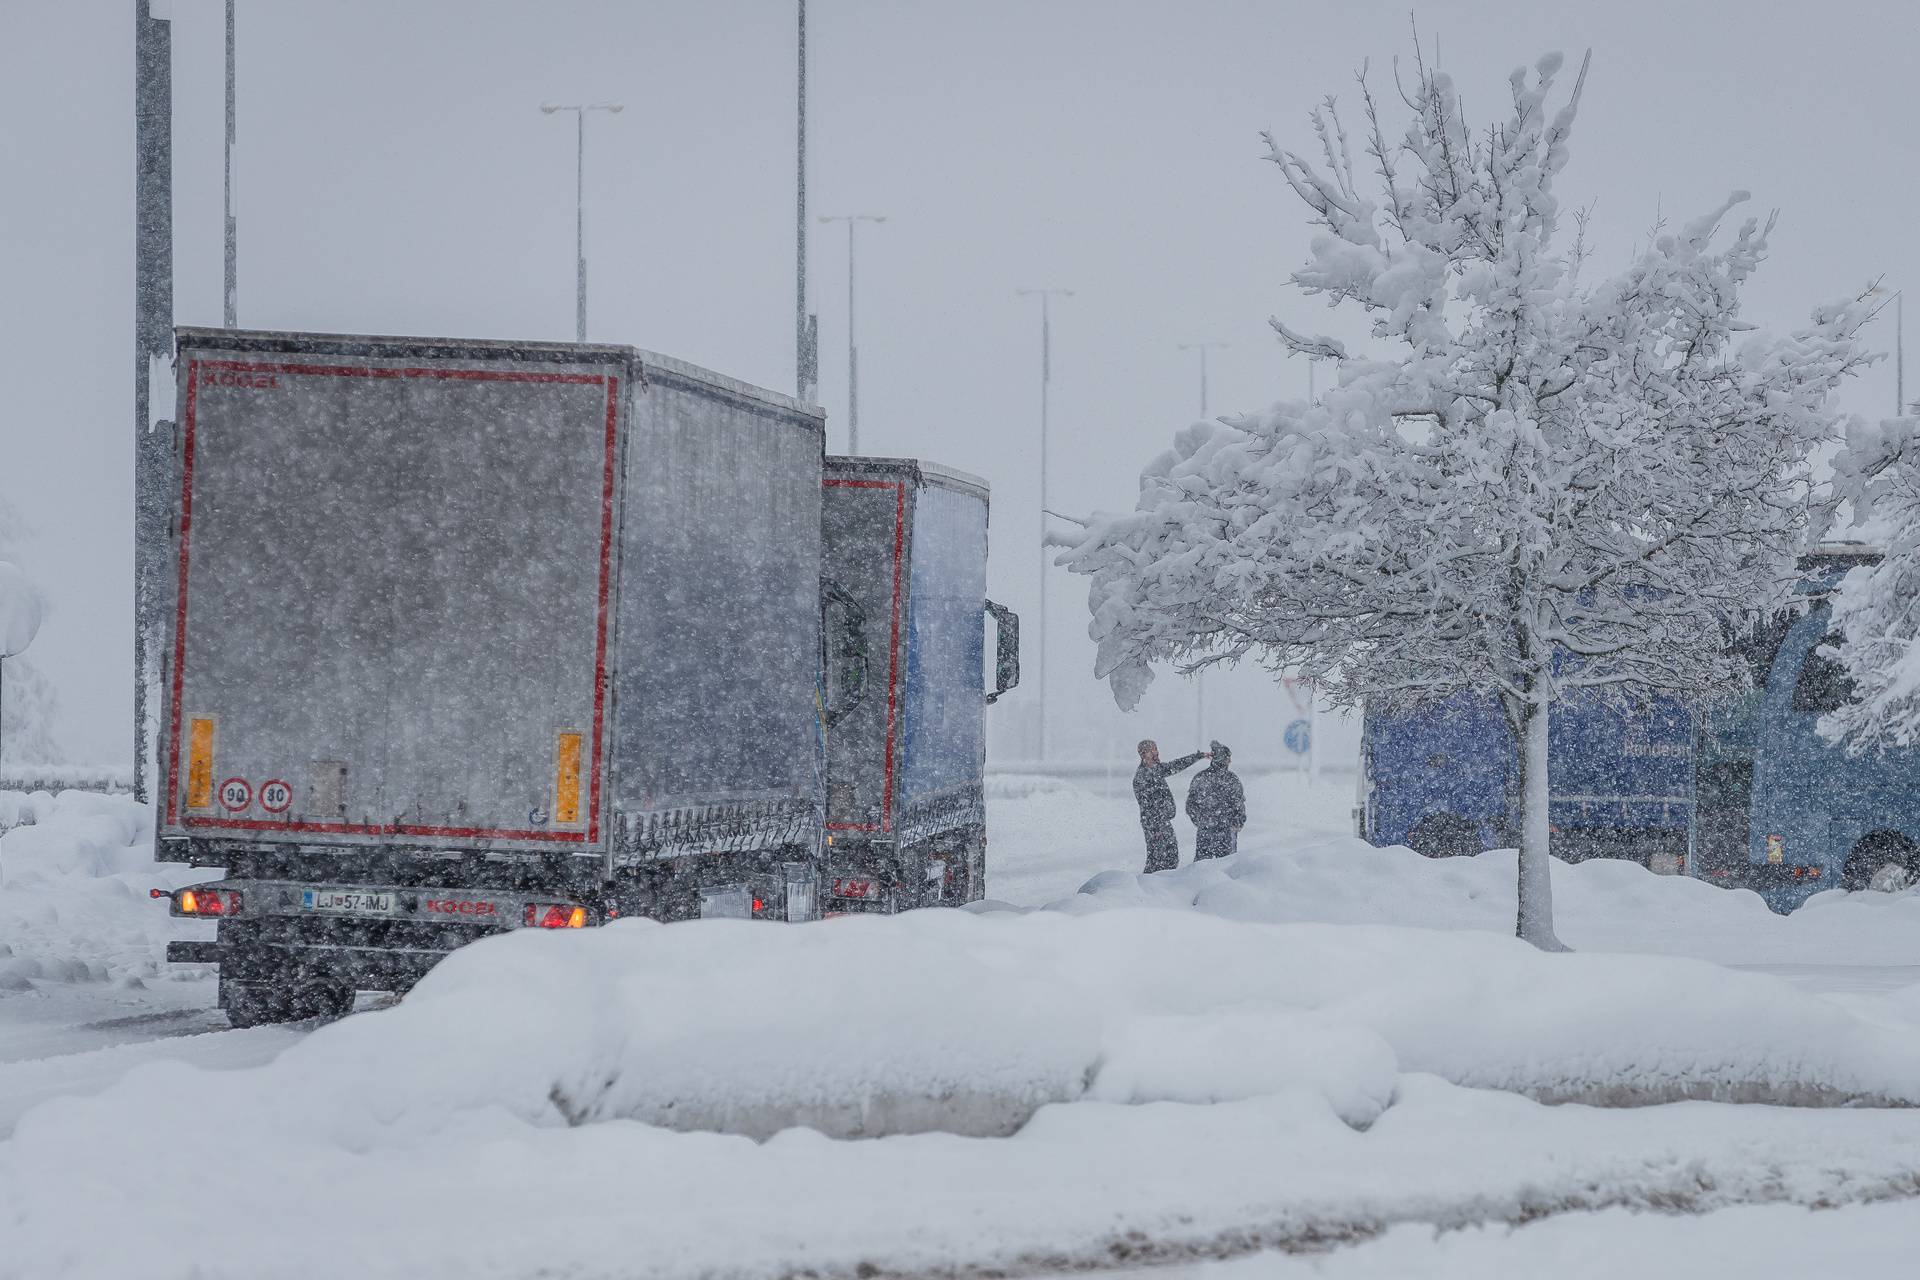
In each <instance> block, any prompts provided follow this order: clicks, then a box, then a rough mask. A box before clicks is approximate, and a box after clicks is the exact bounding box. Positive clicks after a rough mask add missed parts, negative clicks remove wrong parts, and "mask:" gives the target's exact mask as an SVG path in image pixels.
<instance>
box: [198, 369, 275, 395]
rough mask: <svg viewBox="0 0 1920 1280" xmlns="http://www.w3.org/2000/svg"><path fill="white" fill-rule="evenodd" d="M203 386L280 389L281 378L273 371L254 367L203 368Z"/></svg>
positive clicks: (256, 389)
mask: <svg viewBox="0 0 1920 1280" xmlns="http://www.w3.org/2000/svg"><path fill="white" fill-rule="evenodd" d="M200 385H201V386H203V387H251V388H252V389H253V390H255V391H278V390H279V389H280V379H279V378H278V377H277V376H275V375H274V374H271V373H262V372H259V371H257V370H253V369H202V370H201V371H200Z"/></svg>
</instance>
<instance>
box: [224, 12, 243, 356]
mask: <svg viewBox="0 0 1920 1280" xmlns="http://www.w3.org/2000/svg"><path fill="white" fill-rule="evenodd" d="M226 170H227V176H226V204H227V220H226V242H227V243H226V249H227V254H226V272H225V278H224V281H223V284H224V292H225V297H226V308H225V312H226V317H225V318H226V324H227V328H229V329H231V328H234V327H235V326H236V325H238V324H239V323H240V224H239V223H238V222H237V221H236V220H235V218H234V216H233V0H227V152H226Z"/></svg>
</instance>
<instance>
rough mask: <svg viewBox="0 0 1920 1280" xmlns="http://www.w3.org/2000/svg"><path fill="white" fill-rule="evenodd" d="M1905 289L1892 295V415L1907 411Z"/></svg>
mask: <svg viewBox="0 0 1920 1280" xmlns="http://www.w3.org/2000/svg"><path fill="white" fill-rule="evenodd" d="M1906 301H1907V291H1906V290H1905V289H1902V290H1901V291H1900V292H1898V293H1896V294H1894V295H1893V416H1894V417H1896V418H1899V417H1903V416H1905V414H1906V412H1907V310H1906Z"/></svg>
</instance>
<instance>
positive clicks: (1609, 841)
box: [1356, 693, 1693, 867]
mask: <svg viewBox="0 0 1920 1280" xmlns="http://www.w3.org/2000/svg"><path fill="white" fill-rule="evenodd" d="M1692 736H1693V716H1692V714H1691V713H1690V712H1689V710H1688V708H1687V706H1686V705H1685V704H1684V703H1683V702H1681V701H1680V700H1679V699H1677V698H1671V697H1658V698H1650V699H1644V700H1640V701H1632V702H1622V701H1613V700H1608V699H1605V698H1601V697H1598V696H1585V697H1580V698H1570V699H1567V700H1566V701H1563V702H1560V703H1558V704H1556V705H1555V707H1554V710H1553V721H1552V727H1551V732H1550V735H1549V741H1548V769H1549V772H1550V782H1551V786H1552V793H1551V795H1550V797H1549V805H1548V812H1549V819H1548V820H1549V823H1550V824H1551V826H1552V829H1553V853H1554V856H1555V857H1557V858H1561V859H1563V860H1566V861H1569V862H1573V861H1579V860H1581V859H1585V858H1598V857H1608V858H1626V859H1630V860H1633V861H1636V862H1641V863H1645V864H1648V865H1654V864H1656V863H1658V862H1662V861H1667V862H1670V864H1671V865H1673V866H1675V867H1677V866H1679V865H1680V864H1681V861H1682V860H1683V859H1684V856H1685V852H1686V846H1687V831H1688V826H1689V823H1690V821H1691V816H1692V809H1693V796H1692V785H1691V769H1692V763H1691V757H1692ZM1360 760H1361V780H1360V787H1361V795H1360V804H1359V807H1358V809H1357V810H1356V825H1357V826H1358V829H1359V834H1360V835H1361V836H1362V837H1364V838H1365V839H1367V840H1368V841H1370V842H1371V843H1373V844H1376V845H1392V844H1404V845H1407V846H1408V847H1410V848H1412V849H1414V850H1415V851H1416V852H1419V853H1422V854H1425V855H1427V856H1428V857H1449V856H1455V855H1461V854H1475V853H1480V852H1483V851H1484V850H1487V849H1498V848H1511V847H1512V846H1513V845H1515V844H1516V843H1517V841H1518V833H1519V819H1520V805H1519V794H1520V790H1519V789H1520V776H1519V767H1518V755H1517V753H1516V751H1515V747H1514V741H1513V733H1512V730H1511V729H1510V728H1509V727H1508V725H1507V721H1506V717H1505V716H1504V715H1503V714H1502V712H1501V710H1500V705H1499V702H1498V700H1497V699H1495V698H1494V697H1493V696H1492V695H1490V694H1478V693H1459V694H1455V695H1453V696H1452V697H1449V698H1447V699H1445V700H1441V701H1435V702H1431V703H1427V704H1424V705H1421V706H1417V707H1413V708H1410V709H1401V710H1391V711H1390V710H1386V709H1384V708H1382V707H1378V706H1370V707H1368V708H1367V711H1366V716H1365V720H1364V723H1363V727H1362V732H1361V749H1360Z"/></svg>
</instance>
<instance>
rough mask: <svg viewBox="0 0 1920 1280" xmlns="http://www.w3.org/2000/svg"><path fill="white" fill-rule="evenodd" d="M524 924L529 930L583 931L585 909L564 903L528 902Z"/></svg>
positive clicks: (585, 921)
mask: <svg viewBox="0 0 1920 1280" xmlns="http://www.w3.org/2000/svg"><path fill="white" fill-rule="evenodd" d="M526 923H527V928H529V929H584V928H586V927H587V909H586V908H585V907H575V906H570V905H568V904H566V903H564V902H529V903H528V904H527V916H526Z"/></svg>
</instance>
